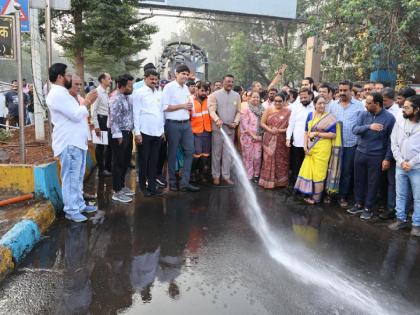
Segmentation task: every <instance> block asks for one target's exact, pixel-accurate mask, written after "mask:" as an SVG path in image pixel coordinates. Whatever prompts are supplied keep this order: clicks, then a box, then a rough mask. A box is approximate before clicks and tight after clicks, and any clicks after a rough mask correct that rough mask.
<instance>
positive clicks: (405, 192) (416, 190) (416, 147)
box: [389, 95, 420, 236]
mask: <svg viewBox="0 0 420 315" xmlns="http://www.w3.org/2000/svg"><path fill="white" fill-rule="evenodd" d="M391 147H392V153H393V154H394V158H395V160H396V164H397V171H396V182H397V202H396V204H397V205H396V211H397V220H396V221H395V222H394V223H392V224H391V225H390V226H389V228H390V229H391V230H401V229H405V228H408V227H409V223H408V222H407V206H408V205H409V203H410V199H411V194H410V187H411V191H412V194H413V196H412V198H413V199H414V213H413V217H412V221H413V224H412V228H411V235H413V236H420V95H416V96H411V97H409V98H407V99H406V101H405V103H404V107H403V117H399V118H398V120H397V122H396V124H395V126H394V129H393V130H392V134H391Z"/></svg>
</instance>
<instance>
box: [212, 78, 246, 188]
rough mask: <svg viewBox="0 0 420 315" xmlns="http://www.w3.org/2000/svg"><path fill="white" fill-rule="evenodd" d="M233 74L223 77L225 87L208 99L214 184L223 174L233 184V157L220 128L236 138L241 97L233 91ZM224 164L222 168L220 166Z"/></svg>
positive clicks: (226, 180)
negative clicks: (211, 121) (231, 174)
mask: <svg viewBox="0 0 420 315" xmlns="http://www.w3.org/2000/svg"><path fill="white" fill-rule="evenodd" d="M233 82H234V77H233V75H226V76H225V77H224V78H223V89H221V90H218V91H216V92H214V93H213V94H211V95H210V96H209V99H208V109H209V114H210V117H211V119H212V120H213V123H212V156H211V160H212V162H211V164H212V165H211V172H212V176H213V184H214V185H219V184H220V175H222V178H223V181H224V184H227V185H233V181H232V180H231V179H230V171H231V168H232V157H231V155H230V154H229V152H228V150H227V147H226V146H225V144H224V141H223V136H222V133H221V132H220V129H221V128H223V130H224V131H225V132H226V134H227V135H228V136H229V137H230V138H231V139H232V141H233V140H234V138H235V129H236V127H238V125H239V121H240V119H241V97H240V95H239V94H238V93H236V92H235V91H233V90H232V89H233ZM221 164H222V168H221V169H220V166H221Z"/></svg>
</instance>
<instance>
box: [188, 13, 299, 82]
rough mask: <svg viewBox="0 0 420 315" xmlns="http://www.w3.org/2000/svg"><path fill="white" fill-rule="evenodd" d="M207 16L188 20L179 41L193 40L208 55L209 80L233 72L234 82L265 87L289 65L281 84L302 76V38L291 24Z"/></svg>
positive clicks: (288, 22)
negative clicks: (259, 83)
mask: <svg viewBox="0 0 420 315" xmlns="http://www.w3.org/2000/svg"><path fill="white" fill-rule="evenodd" d="M221 19H223V16H220V15H209V16H208V18H207V19H204V20H193V21H191V20H188V21H186V28H185V31H184V33H183V34H182V35H181V39H182V40H185V41H192V42H193V43H194V44H197V45H198V46H201V47H202V48H204V49H205V50H206V51H207V52H208V55H209V59H210V65H209V78H210V80H211V81H214V80H220V79H221V78H222V77H223V75H225V74H226V73H227V72H232V74H234V75H235V77H236V82H237V83H238V84H242V85H244V86H249V84H250V83H251V82H252V81H255V80H258V81H261V82H262V83H264V84H266V85H268V84H269V83H270V81H271V79H272V77H274V74H275V72H276V71H277V70H278V67H279V66H280V65H281V64H282V63H286V64H288V65H289V67H288V70H287V71H286V75H285V77H284V78H283V80H284V82H287V81H290V82H295V81H298V80H300V79H301V78H302V77H303V63H304V52H305V50H304V49H303V48H302V44H303V43H304V42H305V41H304V39H301V38H299V36H298V35H297V34H298V32H297V31H298V26H297V24H296V22H294V21H280V20H273V19H268V18H267V19H265V18H244V17H240V16H230V17H229V19H228V20H221Z"/></svg>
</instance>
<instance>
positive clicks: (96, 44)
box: [54, 0, 157, 78]
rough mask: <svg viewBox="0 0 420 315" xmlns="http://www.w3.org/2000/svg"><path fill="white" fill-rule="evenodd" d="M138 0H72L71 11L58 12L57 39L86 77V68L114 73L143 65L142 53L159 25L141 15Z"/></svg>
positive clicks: (56, 22)
mask: <svg viewBox="0 0 420 315" xmlns="http://www.w3.org/2000/svg"><path fill="white" fill-rule="evenodd" d="M138 6H139V2H138V1H119V0H110V1H101V0H89V1H88V0H72V9H71V11H70V12H58V13H57V17H58V18H59V20H57V19H56V20H55V23H54V26H55V30H56V31H57V33H58V35H59V36H58V38H57V39H56V42H57V43H58V44H59V45H60V46H62V47H63V49H64V51H65V53H66V54H67V56H68V57H69V58H70V59H71V60H72V61H73V63H74V64H75V68H76V73H77V74H78V75H79V76H80V77H81V78H83V77H84V71H85V68H86V69H87V70H90V71H92V72H99V71H107V72H110V73H111V74H113V75H116V74H118V73H121V72H124V71H132V70H137V69H139V68H140V65H141V63H142V62H143V60H141V59H138V56H137V55H138V53H139V52H140V51H141V50H143V49H147V48H148V47H149V46H150V35H152V34H154V33H155V32H157V27H156V26H153V25H150V24H147V23H145V21H144V20H145V18H139V17H138V14H137V9H138Z"/></svg>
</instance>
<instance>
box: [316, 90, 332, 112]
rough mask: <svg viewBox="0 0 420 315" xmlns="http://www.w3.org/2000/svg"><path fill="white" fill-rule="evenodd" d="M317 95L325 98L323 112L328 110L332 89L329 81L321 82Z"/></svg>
mask: <svg viewBox="0 0 420 315" xmlns="http://www.w3.org/2000/svg"><path fill="white" fill-rule="evenodd" d="M318 92H319V95H321V96H322V97H323V98H324V100H325V112H327V113H329V112H330V105H331V103H332V101H333V91H332V88H331V86H330V84H329V83H321V85H320V86H319V88H318Z"/></svg>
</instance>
